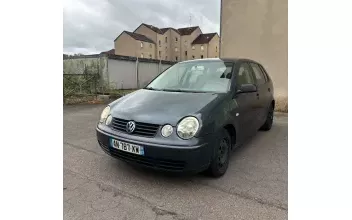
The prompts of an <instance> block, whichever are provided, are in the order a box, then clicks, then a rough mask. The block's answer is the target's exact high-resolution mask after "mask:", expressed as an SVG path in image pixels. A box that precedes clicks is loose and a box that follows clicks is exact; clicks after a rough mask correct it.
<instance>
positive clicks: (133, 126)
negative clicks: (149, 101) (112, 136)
mask: <svg viewBox="0 0 352 220" xmlns="http://www.w3.org/2000/svg"><path fill="white" fill-rule="evenodd" d="M134 129H136V123H134V121H129V122H127V125H126V131H127V132H128V133H132V132H133V131H134Z"/></svg>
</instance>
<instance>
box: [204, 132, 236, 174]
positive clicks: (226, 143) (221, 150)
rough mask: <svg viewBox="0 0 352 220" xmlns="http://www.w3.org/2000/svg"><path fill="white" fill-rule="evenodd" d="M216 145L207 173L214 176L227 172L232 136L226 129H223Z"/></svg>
mask: <svg viewBox="0 0 352 220" xmlns="http://www.w3.org/2000/svg"><path fill="white" fill-rule="evenodd" d="M214 147H215V151H214V156H213V159H212V161H211V163H210V166H209V168H208V170H207V173H208V174H209V175H210V176H212V177H220V176H222V175H224V174H225V173H226V170H227V167H228V165H229V159H230V153H231V136H230V135H229V133H228V132H227V131H226V130H225V129H222V130H221V134H220V137H219V141H218V143H217V145H216V146H214Z"/></svg>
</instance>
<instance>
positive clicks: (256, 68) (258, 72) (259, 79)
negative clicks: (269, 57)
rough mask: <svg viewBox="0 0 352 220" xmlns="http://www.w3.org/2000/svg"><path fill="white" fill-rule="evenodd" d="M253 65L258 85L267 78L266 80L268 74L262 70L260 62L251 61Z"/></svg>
mask: <svg viewBox="0 0 352 220" xmlns="http://www.w3.org/2000/svg"><path fill="white" fill-rule="evenodd" d="M251 67H252V69H253V72H254V75H255V78H256V80H257V84H258V85H262V84H264V83H265V82H266V81H267V80H266V76H265V75H264V73H263V72H262V70H261V68H260V67H259V66H258V64H256V63H251Z"/></svg>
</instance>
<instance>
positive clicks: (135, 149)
mask: <svg viewBox="0 0 352 220" xmlns="http://www.w3.org/2000/svg"><path fill="white" fill-rule="evenodd" d="M110 142H111V146H112V147H113V148H115V149H118V150H122V151H125V152H129V153H133V154H138V155H144V148H143V147H142V146H139V145H135V144H129V143H126V142H122V141H118V140H115V139H111V140H110Z"/></svg>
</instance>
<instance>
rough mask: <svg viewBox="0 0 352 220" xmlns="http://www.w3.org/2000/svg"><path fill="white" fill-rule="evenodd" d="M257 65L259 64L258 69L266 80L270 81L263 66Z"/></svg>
mask: <svg viewBox="0 0 352 220" xmlns="http://www.w3.org/2000/svg"><path fill="white" fill-rule="evenodd" d="M259 66H260V69H261V70H262V72H263V73H264V75H265V78H266V81H267V82H269V81H270V77H269V75H268V73H267V72H266V70H265V69H264V67H263V66H262V65H259Z"/></svg>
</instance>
